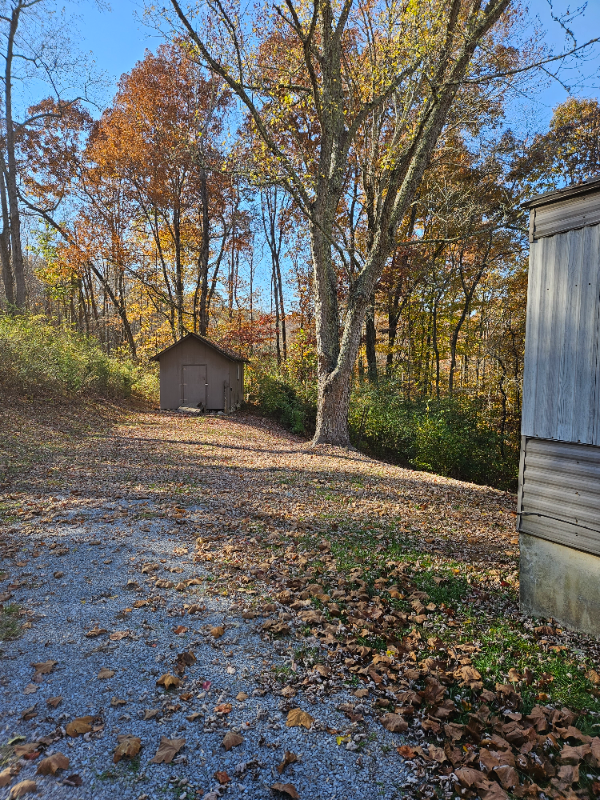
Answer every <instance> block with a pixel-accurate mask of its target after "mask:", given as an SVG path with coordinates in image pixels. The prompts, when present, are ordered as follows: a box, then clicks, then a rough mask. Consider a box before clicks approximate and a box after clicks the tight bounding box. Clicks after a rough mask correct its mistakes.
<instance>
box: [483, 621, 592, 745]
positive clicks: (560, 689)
mask: <svg viewBox="0 0 600 800" xmlns="http://www.w3.org/2000/svg"><path fill="white" fill-rule="evenodd" d="M477 636H478V640H479V642H480V645H481V653H479V654H477V655H476V656H474V657H473V665H474V666H475V667H476V668H477V669H478V670H479V671H480V672H481V674H482V676H483V677H484V679H485V680H486V681H489V682H490V683H491V684H495V683H496V682H498V683H508V671H509V669H511V668H513V669H515V670H517V672H518V673H519V674H520V675H523V674H524V673H525V671H526V670H529V671H530V673H531V676H530V684H528V682H527V681H519V682H518V684H517V691H518V692H519V693H520V694H521V696H522V698H523V705H524V711H525V712H526V713H529V711H530V710H531V709H532V708H533V706H534V705H536V703H541V704H542V705H544V704H546V703H552V704H553V705H556V706H557V707H559V706H567V707H568V708H571V709H573V710H574V711H586V712H588V714H589V712H590V711H591V712H595V713H597V714H600V698H599V697H597V696H595V694H594V692H595V689H594V686H593V684H592V683H591V682H590V681H589V680H588V679H587V678H586V676H585V675H586V672H587V670H588V669H589V668H590V667H591V666H592V664H591V663H588V662H587V661H586V660H585V659H578V658H576V657H574V656H573V655H572V654H571V653H568V652H567V651H564V650H561V651H560V652H553V651H551V650H550V651H548V650H546V649H545V648H544V647H542V646H541V645H540V644H539V643H538V642H536V641H535V640H534V639H533V636H532V635H531V634H529V633H528V632H527V631H526V630H525V629H524V628H522V627H521V626H518V625H515V626H511V625H510V624H509V623H507V622H505V621H504V620H495V621H494V622H492V624H488V625H486V626H485V628H484V629H483V630H481V631H478V633H477ZM584 721H585V723H584ZM595 722H596V721H595V720H593V719H591V718H590V717H589V716H586V717H583V718H582V719H581V720H580V724H581V725H584V724H587V725H588V727H590V728H591V726H592V725H593V724H595ZM599 727H600V726H596V727H595V729H593V730H590V731H589V733H590V734H592V733H593V734H594V735H598V731H599ZM586 732H587V731H586Z"/></svg>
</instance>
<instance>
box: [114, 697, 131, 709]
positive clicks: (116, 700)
mask: <svg viewBox="0 0 600 800" xmlns="http://www.w3.org/2000/svg"><path fill="white" fill-rule="evenodd" d="M110 704H111V706H112V707H113V708H118V707H119V706H126V705H127V700H120V699H119V698H118V697H113V698H111V701H110Z"/></svg>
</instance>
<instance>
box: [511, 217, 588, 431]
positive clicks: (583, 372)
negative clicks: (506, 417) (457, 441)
mask: <svg viewBox="0 0 600 800" xmlns="http://www.w3.org/2000/svg"><path fill="white" fill-rule="evenodd" d="M529 264H530V266H529V270H530V272H529V289H528V298H527V335H526V342H525V367H524V374H523V417H522V426H521V432H522V434H523V435H524V436H537V437H539V438H541V439H557V440H566V441H574V442H582V443H586V444H600V414H599V409H598V398H599V396H600V392H598V391H597V384H598V382H599V381H600V365H599V364H598V361H599V354H598V348H599V344H600V225H593V226H590V227H585V228H583V229H581V230H572V231H568V232H566V233H562V234H557V235H555V236H547V237H544V238H542V239H539V240H537V241H536V242H534V243H533V244H532V245H531V253H530V262H529Z"/></svg>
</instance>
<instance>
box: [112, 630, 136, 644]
mask: <svg viewBox="0 0 600 800" xmlns="http://www.w3.org/2000/svg"><path fill="white" fill-rule="evenodd" d="M130 636H131V631H113V632H112V633H111V634H110V636H109V637H108V638H109V639H110V640H111V642H120V641H121V639H127V638H129V637H130Z"/></svg>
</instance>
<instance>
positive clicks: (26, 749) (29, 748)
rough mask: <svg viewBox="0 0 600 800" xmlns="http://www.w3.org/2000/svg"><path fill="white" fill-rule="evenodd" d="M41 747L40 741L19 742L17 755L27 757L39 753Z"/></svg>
mask: <svg viewBox="0 0 600 800" xmlns="http://www.w3.org/2000/svg"><path fill="white" fill-rule="evenodd" d="M39 748H40V743H39V742H28V743H27V744H18V745H17V746H16V747H15V751H14V752H15V755H16V756H17V758H27V757H28V756H31V755H33V754H34V753H37V752H38V750H39Z"/></svg>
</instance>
